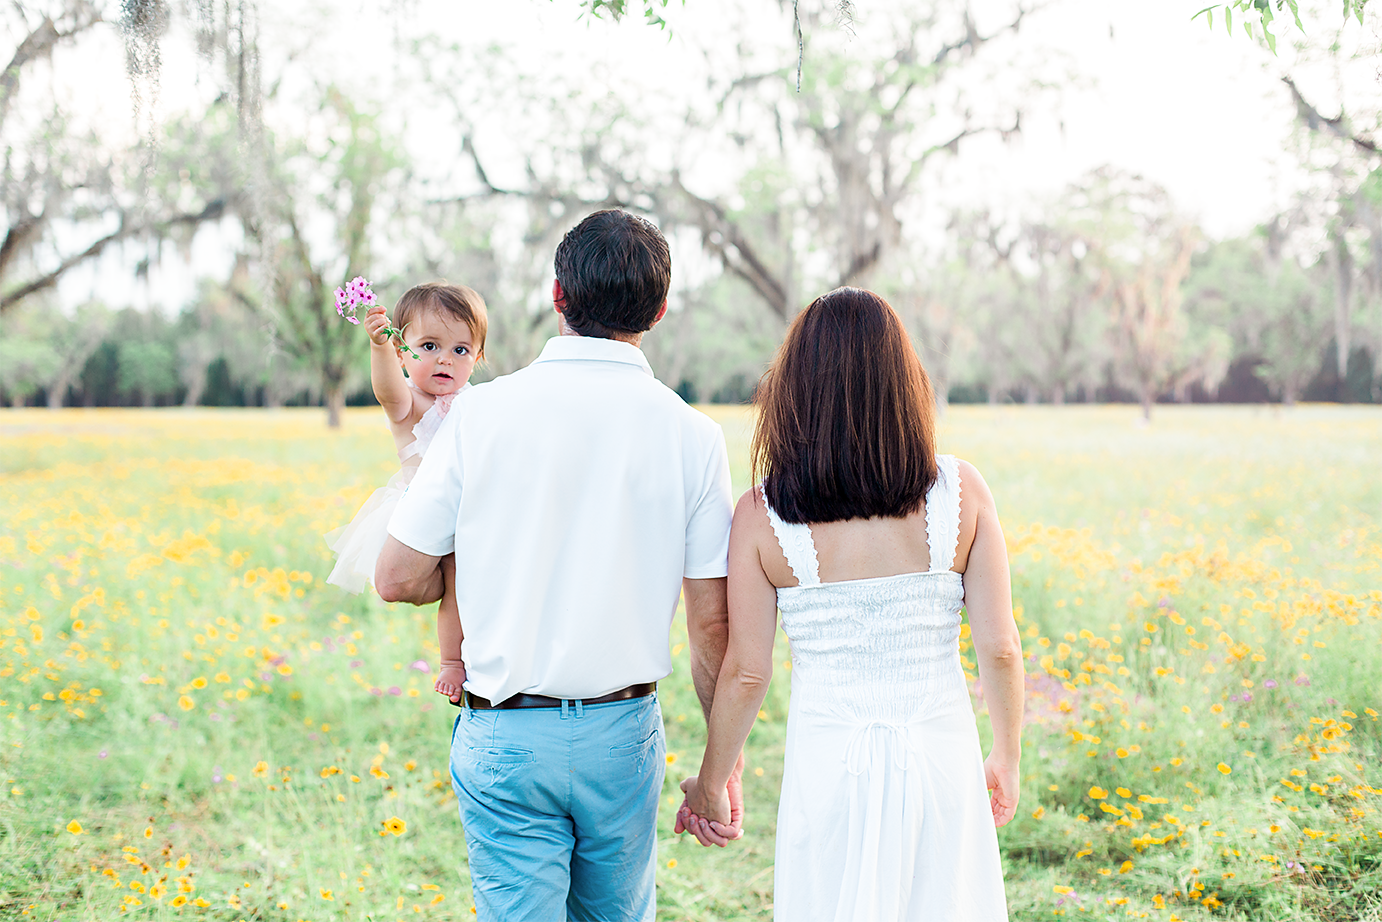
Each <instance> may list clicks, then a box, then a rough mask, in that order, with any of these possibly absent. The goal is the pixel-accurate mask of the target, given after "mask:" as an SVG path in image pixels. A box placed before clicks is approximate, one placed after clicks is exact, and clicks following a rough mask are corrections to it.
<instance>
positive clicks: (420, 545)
mask: <svg viewBox="0 0 1382 922" xmlns="http://www.w3.org/2000/svg"><path fill="white" fill-rule="evenodd" d="M463 415H464V414H463V413H461V412H456V411H455V410H454V409H453V411H452V412H451V413H448V414H447V416H446V419H444V420H442V424H441V428H440V429H438V430H437V434H436V436H435V437H434V438H433V439H432V444H431V445H430V446H429V447H428V449H427V454H426V455H424V456H423V458H422V463H421V464H420V465H418V469H417V473H416V474H415V475H413V482H412V483H410V484H409V485H408V490H407V492H406V493H404V494H403V496H402V498H401V499H399V501H398V507H397V508H396V509H394V513H393V517H392V518H391V519H389V534H391V535H393V536H394V537H395V538H397V539H398V540H399V541H401V542H402V543H403V544H406V545H407V546H408V547H410V548H412V549H413V550H415V551H417V552H419V553H421V554H427V555H428V556H430V557H445V556H446V555H447V554H450V553H451V552H452V551H453V550H455V547H456V518H457V515H458V513H459V512H460V507H461V482H462V473H463V472H462V470H461V452H460V418H461V417H462V416H463Z"/></svg>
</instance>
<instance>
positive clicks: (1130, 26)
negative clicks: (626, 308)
mask: <svg viewBox="0 0 1382 922" xmlns="http://www.w3.org/2000/svg"><path fill="white" fill-rule="evenodd" d="M674 2H675V0H674ZM892 2H897V0H857V2H856V4H855V6H856V9H857V10H858V14H857V15H858V16H859V17H860V20H861V22H860V28H859V30H858V32H859V38H858V39H857V40H858V41H860V42H863V41H865V39H866V36H867V33H868V28H867V26H868V23H867V22H866V19H867V17H868V16H869V15H871V14H873V15H877V14H878V13H879V12H880V9H881V8H883V7H886V6H888V5H891V3H892ZM1201 3H1202V0H1190V2H1185V0H1056V2H1054V3H1052V4H1051V5H1050V6H1049V8H1047V9H1045V10H1043V11H1042V12H1040V13H1038V14H1036V15H1034V16H1032V17H1031V18H1030V19H1029V20H1028V23H1027V24H1025V25H1024V26H1023V29H1022V33H1021V35H1022V41H1023V43H1024V45H1028V46H1029V47H1034V48H1048V49H1050V50H1051V53H1052V54H1055V55H1059V54H1063V55H1065V56H1066V58H1067V59H1068V61H1069V62H1070V64H1071V65H1072V66H1073V68H1074V69H1075V70H1076V71H1078V73H1079V74H1080V75H1081V81H1080V82H1079V83H1078V84H1077V85H1074V86H1067V87H1066V88H1064V89H1063V90H1062V92H1061V93H1060V95H1059V97H1058V99H1056V100H1055V101H1054V102H1052V103H1048V104H1044V105H1042V106H1039V107H1037V108H1036V109H1034V110H1033V111H1031V112H1030V113H1029V114H1028V115H1026V116H1025V117H1024V122H1023V133H1022V135H1020V136H1019V137H1018V138H1016V139H1015V140H1013V141H1011V142H1009V143H1008V144H1006V145H1001V144H999V143H997V142H996V141H995V142H978V143H975V144H972V145H970V146H969V147H967V148H965V149H964V150H962V156H961V158H960V159H959V160H958V161H955V162H954V163H953V164H952V165H950V166H947V167H946V168H945V169H946V171H947V177H948V178H949V177H952V176H953V177H954V180H953V182H949V179H948V180H947V181H948V193H949V195H950V196H951V197H952V198H956V197H958V198H961V199H968V200H971V201H972V202H973V203H974V204H979V203H984V204H990V205H995V204H996V205H1000V206H1002V205H1008V206H1011V205H1012V204H1013V203H1022V202H1028V201H1035V200H1038V199H1040V198H1042V197H1050V196H1052V195H1055V194H1058V192H1059V190H1060V189H1061V188H1063V187H1064V186H1065V185H1066V184H1068V183H1070V182H1071V181H1073V180H1075V179H1077V178H1078V177H1079V176H1080V175H1081V174H1083V173H1085V172H1086V171H1088V170H1090V169H1093V168H1095V167H1098V166H1101V165H1103V164H1113V165H1116V166H1121V167H1124V168H1126V169H1128V170H1131V171H1134V172H1140V173H1142V174H1143V175H1145V176H1147V177H1149V178H1151V179H1153V180H1155V181H1157V182H1159V183H1161V184H1162V185H1164V186H1166V187H1167V188H1168V189H1169V190H1170V192H1171V194H1172V196H1173V198H1174V199H1175V201H1176V202H1177V204H1178V205H1179V206H1180V207H1181V208H1182V209H1183V210H1185V211H1186V212H1188V213H1189V214H1192V215H1194V216H1195V217H1197V218H1198V219H1199V220H1200V221H1201V222H1202V224H1203V226H1204V227H1205V229H1206V230H1207V231H1208V232H1209V233H1210V234H1211V235H1214V236H1224V235H1230V234H1236V233H1241V232H1244V231H1246V230H1248V229H1250V228H1251V227H1252V226H1254V225H1255V224H1257V223H1259V222H1261V221H1262V220H1264V219H1265V218H1267V217H1268V216H1270V215H1271V214H1272V213H1273V212H1274V211H1275V210H1277V209H1280V208H1281V207H1283V206H1284V205H1285V204H1286V203H1287V202H1288V201H1289V199H1290V198H1291V196H1292V194H1294V192H1295V190H1297V189H1298V188H1300V187H1301V177H1300V172H1299V170H1298V168H1296V167H1295V166H1294V165H1293V163H1292V160H1291V158H1290V156H1289V155H1287V154H1286V153H1284V151H1285V149H1286V146H1287V144H1288V143H1289V138H1290V136H1291V131H1292V117H1293V111H1292V104H1291V101H1290V97H1289V95H1288V93H1287V91H1286V90H1285V88H1284V87H1283V86H1282V84H1281V83H1280V80H1279V74H1280V73H1281V64H1280V62H1278V61H1274V60H1273V59H1272V57H1271V56H1270V55H1269V54H1268V53H1267V52H1266V51H1265V50H1264V49H1262V48H1260V47H1259V46H1257V45H1256V44H1254V43H1253V42H1251V41H1250V40H1249V39H1248V38H1247V37H1246V36H1245V35H1243V34H1242V31H1241V30H1239V32H1238V33H1237V34H1235V35H1234V36H1232V37H1229V36H1228V35H1226V34H1225V32H1224V30H1223V29H1222V27H1219V28H1216V30H1215V31H1213V32H1210V31H1209V30H1208V29H1207V28H1206V27H1205V25H1204V23H1203V22H1202V21H1197V22H1191V21H1190V16H1191V15H1192V14H1193V13H1194V12H1195V10H1196V9H1198V7H1199V6H1200V5H1201ZM755 4H760V5H761V6H762V13H763V21H764V23H765V27H766V28H767V29H768V30H769V32H770V33H772V32H773V31H775V30H777V29H779V26H780V23H781V14H780V12H779V10H780V7H779V5H778V3H777V2H776V0H739V2H737V3H732V2H731V0H687V6H686V7H685V8H683V9H678V10H674V15H673V16H671V17H669V18H674V21H675V28H674V29H673V32H672V35H671V37H670V39H669V38H668V37H667V36H666V35H665V34H664V33H661V32H659V31H657V30H656V29H652V28H648V27H646V26H643V25H642V24H641V23H638V22H633V21H626V22H625V23H623V24H620V25H617V26H616V25H613V24H609V23H604V22H598V21H597V22H592V21H590V20H589V19H588V18H587V19H578V17H577V15H576V11H577V5H576V2H575V0H551V2H549V0H504V2H500V3H496V2H493V0H484V2H480V0H464V2H455V0H383V2H382V4H381V2H380V0H375V2H373V3H366V2H364V0H342V2H338V3H327V2H318V3H316V4H311V5H309V4H305V3H304V4H293V5H283V6H282V7H276V5H274V4H271V3H270V2H268V0H261V4H260V6H261V9H262V11H263V16H264V19H265V24H264V33H265V37H266V39H267V40H268V41H267V42H266V47H267V46H268V45H269V44H270V43H271V42H272V41H274V39H273V38H272V36H273V34H274V32H275V30H279V31H281V32H283V33H284V34H287V35H289V36H296V38H291V37H290V38H289V39H288V41H289V42H290V43H291V42H292V41H297V42H298V44H299V46H301V45H303V44H304V40H303V39H302V38H301V36H302V35H303V34H308V35H311V36H312V40H311V45H310V46H308V48H307V50H308V51H309V52H310V54H311V57H312V59H313V60H314V61H321V62H322V65H323V66H324V67H333V66H334V67H336V68H338V69H340V68H345V69H344V70H343V71H342V73H341V75H340V76H339V77H338V79H340V80H342V81H343V82H344V83H345V84H346V85H349V84H350V82H351V81H352V80H355V81H363V82H362V83H361V84H360V85H362V86H364V85H367V83H368V81H369V72H370V69H371V66H372V67H375V68H387V67H388V66H389V62H388V58H389V56H390V55H391V54H396V53H397V51H396V50H395V49H397V48H398V47H399V46H398V44H396V43H394V42H393V41H391V40H390V37H391V34H392V35H397V34H402V33H411V34H417V33H419V32H422V31H426V30H435V32H436V33H438V34H439V35H441V36H443V37H444V38H446V39H448V40H456V41H461V42H463V43H474V44H480V43H489V42H501V43H504V44H508V45H511V46H513V47H515V48H518V49H521V50H522V51H523V52H524V55H525V56H531V57H532V59H539V58H540V57H541V56H544V55H553V54H557V53H559V52H560V51H561V50H562V49H571V48H579V49H580V54H581V56H582V57H585V58H587V59H589V58H604V59H606V60H624V61H627V62H628V65H627V66H628V67H629V69H630V71H631V72H636V71H638V70H640V69H641V70H642V72H643V73H644V74H645V75H647V76H645V77H644V78H643V79H642V80H641V81H640V84H642V83H644V82H645V83H646V85H647V87H648V89H647V92H649V93H676V92H678V89H679V88H680V90H681V91H682V92H684V91H685V87H686V86H687V81H685V80H684V79H680V78H681V77H682V75H681V74H680V73H679V71H680V70H681V69H682V68H683V67H692V66H695V62H697V61H699V60H700V58H699V57H698V54H699V53H698V52H697V51H696V45H697V44H698V43H700V42H704V41H705V40H706V36H707V35H714V34H715V33H716V32H717V31H722V30H723V27H724V26H723V23H724V21H725V18H726V14H725V13H724V10H725V9H726V8H727V6H733V7H734V8H735V13H734V15H736V16H744V15H755V13H753V12H752V10H753V8H754V5H755ZM381 5H382V7H383V9H382V10H381V9H380V7H381ZM1001 5H1002V4H1000V2H999V0H975V2H974V6H975V8H976V10H977V11H978V13H979V15H980V18H981V21H982V17H983V15H984V14H985V12H986V11H988V10H990V9H992V8H996V7H997V6H1001ZM284 7H286V9H285V8H284ZM746 10H747V11H748V12H746ZM768 40H769V41H772V40H773V39H771V37H769V39H768ZM780 41H781V43H782V45H783V47H784V48H789V47H790V41H791V39H790V35H789V34H783V35H782V36H781V37H780ZM170 42H171V37H170ZM170 42H165V51H164V55H165V75H164V86H163V91H162V99H161V103H160V108H161V109H162V110H163V112H165V113H167V112H171V111H176V110H177V109H179V108H183V107H186V106H188V105H189V104H190V94H192V93H195V92H197V90H196V89H195V85H196V84H197V82H198V80H197V69H198V67H203V68H204V67H205V66H206V65H205V64H199V62H198V61H197V60H196V58H195V57H194V56H193V55H192V53H191V51H190V49H186V48H181V49H180V48H178V47H176V43H171V44H170ZM109 45H110V47H109V49H108V55H107V56H105V58H104V59H103V56H101V55H93V54H89V53H88V54H87V55H86V56H84V59H83V60H82V61H81V62H80V65H79V66H80V67H82V68H84V69H87V79H84V80H82V81H81V82H80V83H78V84H77V85H76V86H77V88H76V89H75V90H73V92H74V93H75V94H76V95H77V96H78V97H84V98H85V101H86V102H88V103H92V104H94V105H97V106H99V107H100V108H101V109H103V110H104V111H105V112H106V113H109V112H110V111H111V110H112V108H114V109H115V111H120V109H119V107H120V106H121V103H122V102H123V107H124V111H126V112H128V111H129V96H128V85H127V84H123V85H122V82H121V81H119V80H111V79H91V77H93V76H94V74H93V73H92V71H93V70H102V71H105V70H111V69H114V70H115V72H116V73H119V71H120V70H121V69H122V68H121V67H120V62H119V61H118V45H116V44H115V43H114V42H113V41H111V42H109ZM342 47H352V48H354V49H364V50H365V51H366V52H368V56H367V57H366V58H365V60H367V61H369V62H370V66H349V65H347V64H346V63H345V62H346V61H348V60H349V56H348V55H341V54H336V53H331V52H329V51H328V50H327V49H333V48H334V49H340V48H342ZM357 60H358V58H357ZM71 61H72V59H71V58H66V59H59V60H58V62H57V66H59V67H60V68H61V67H66V66H78V64H77V63H72V64H69V63H68V62H71ZM272 68H273V65H272V64H271V63H269V64H268V65H267V66H266V70H269V71H271V70H272ZM692 85H696V82H695V81H693V82H692ZM206 86H207V83H206V81H202V91H205V89H206ZM98 100H99V101H98ZM1336 107H1337V103H1335V104H1333V107H1331V105H1328V104H1324V103H1322V104H1321V109H1323V110H1325V111H1326V112H1330V111H1331V108H1334V111H1337V109H1336ZM412 146H413V147H416V146H417V145H412ZM707 191H710V190H707ZM216 247H217V245H216V244H215V243H214V242H211V241H208V242H206V243H205V244H203V245H202V246H201V247H199V250H202V251H203V252H202V254H201V255H197V256H195V257H194V260H193V265H192V266H190V267H189V266H187V265H186V264H183V265H177V263H180V262H182V261H181V260H179V259H177V258H176V257H171V258H168V259H165V263H164V265H163V266H162V267H160V268H158V269H156V270H155V273H154V280H153V282H152V285H151V286H150V287H148V288H144V289H143V290H142V291H131V292H130V297H131V299H132V300H134V301H135V302H136V303H150V302H151V301H152V302H159V303H162V305H163V306H164V307H165V309H174V310H175V309H176V308H177V307H178V306H180V304H181V303H182V301H183V300H185V299H186V298H187V297H189V296H190V295H191V293H192V291H193V284H194V276H195V274H196V272H197V271H198V264H200V265H201V266H202V267H203V268H202V270H201V271H214V270H211V269H209V268H205V267H207V266H209V265H211V264H212V263H214V262H215V261H216V260H215V257H214V255H211V254H212V253H213V252H214V250H215V249H216ZM220 247H221V249H222V250H223V249H224V244H221V245H220ZM103 263H105V265H103V266H102V267H101V269H100V270H99V271H91V272H83V273H80V274H78V275H75V276H74V277H73V278H72V279H70V280H69V281H68V282H66V283H65V284H64V285H63V286H62V293H63V300H64V301H69V300H70V299H80V298H82V297H85V296H89V294H90V291H91V288H92V286H94V285H96V284H98V282H99V284H102V285H105V286H107V291H108V292H109V293H110V294H114V292H113V291H111V289H112V288H115V289H118V287H119V285H118V283H117V282H116V281H115V278H114V275H115V274H117V273H118V272H119V271H120V267H119V266H117V265H115V264H114V263H115V259H109V260H103ZM124 277H125V278H128V271H127V270H124Z"/></svg>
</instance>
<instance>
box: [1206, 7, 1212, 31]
mask: <svg viewBox="0 0 1382 922" xmlns="http://www.w3.org/2000/svg"><path fill="white" fill-rule="evenodd" d="M1206 18H1207V19H1208V20H1209V29H1210V31H1211V32H1212V31H1214V7H1212V6H1211V7H1210V8H1209V16H1207V17H1206Z"/></svg>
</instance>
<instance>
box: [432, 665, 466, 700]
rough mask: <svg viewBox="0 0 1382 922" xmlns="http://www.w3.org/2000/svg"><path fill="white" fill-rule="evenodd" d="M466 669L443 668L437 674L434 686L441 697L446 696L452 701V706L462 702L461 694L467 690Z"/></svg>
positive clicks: (462, 667)
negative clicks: (465, 686) (465, 687)
mask: <svg viewBox="0 0 1382 922" xmlns="http://www.w3.org/2000/svg"><path fill="white" fill-rule="evenodd" d="M464 685H465V667H464V666H443V667H441V671H440V672H438V673H437V681H436V684H434V685H433V686H432V688H434V689H435V690H436V692H437V694H439V695H445V696H446V697H448V698H450V699H451V703H452V704H457V703H458V702H460V700H461V692H463V691H464V690H465V689H464V688H463V686H464Z"/></svg>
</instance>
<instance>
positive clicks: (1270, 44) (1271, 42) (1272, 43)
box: [1262, 25, 1276, 54]
mask: <svg viewBox="0 0 1382 922" xmlns="http://www.w3.org/2000/svg"><path fill="white" fill-rule="evenodd" d="M1262 37H1263V38H1265V39H1266V40H1267V48H1268V50H1270V51H1271V53H1272V54H1276V36H1275V35H1273V34H1272V31H1271V30H1270V29H1268V28H1267V27H1266V25H1263V26H1262Z"/></svg>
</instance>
